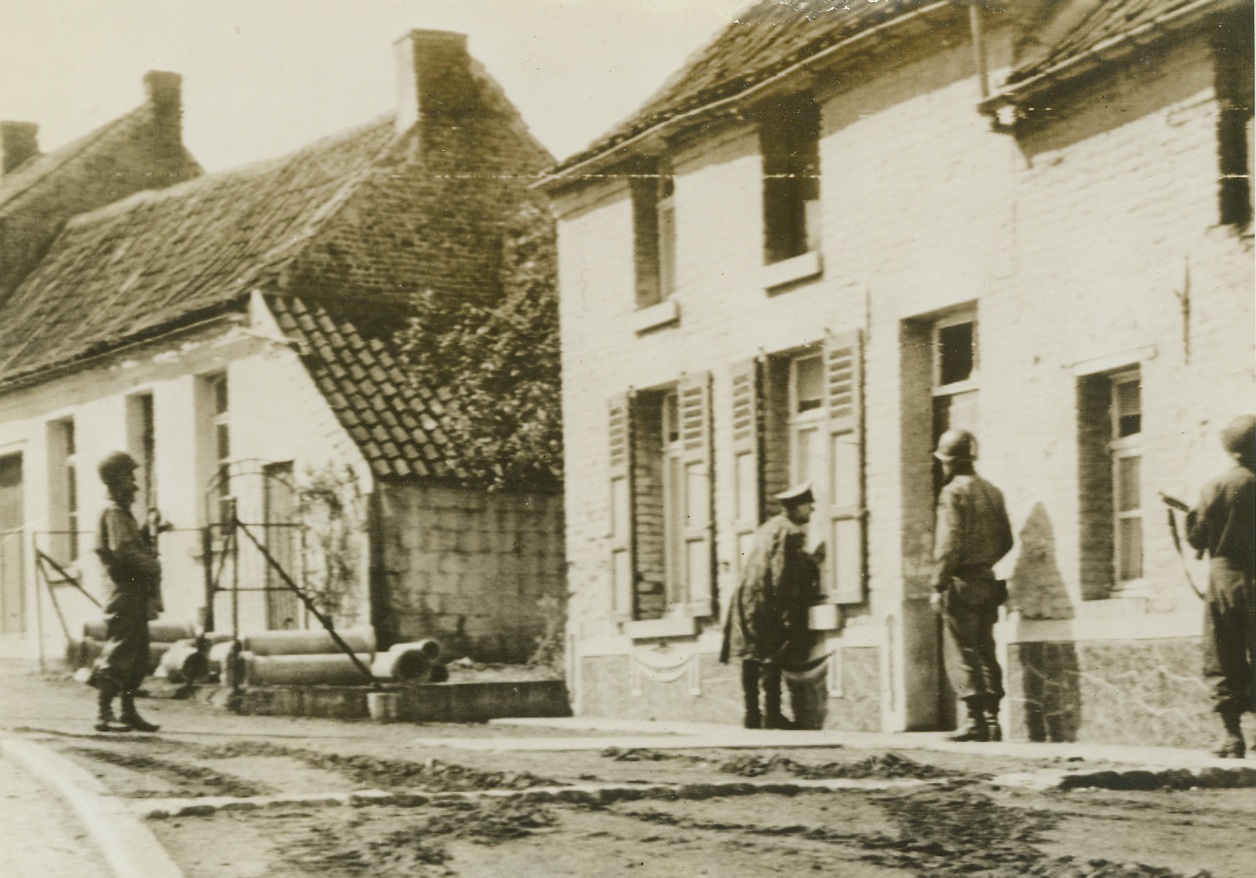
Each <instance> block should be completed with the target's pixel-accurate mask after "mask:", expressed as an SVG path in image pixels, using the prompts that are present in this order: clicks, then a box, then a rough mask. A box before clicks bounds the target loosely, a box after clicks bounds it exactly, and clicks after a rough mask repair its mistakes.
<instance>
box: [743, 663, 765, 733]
mask: <svg viewBox="0 0 1256 878" xmlns="http://www.w3.org/2000/svg"><path fill="white" fill-rule="evenodd" d="M741 695H742V701H743V703H744V704H745V709H746V715H745V718H744V719H743V720H742V725H744V726H745V727H746V728H748V729H757V728H759V726H760V725H762V723H763V714H762V713H760V711H759V667H758V665H756V664H754V663H753V662H750V661H744V662H742V665H741Z"/></svg>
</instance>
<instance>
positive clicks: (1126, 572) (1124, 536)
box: [1117, 517, 1143, 582]
mask: <svg viewBox="0 0 1256 878" xmlns="http://www.w3.org/2000/svg"><path fill="white" fill-rule="evenodd" d="M1117 534H1118V536H1117V539H1118V540H1120V544H1119V546H1118V547H1117V548H1118V552H1117V554H1118V556H1119V557H1120V569H1119V570H1118V571H1117V578H1118V579H1120V580H1121V581H1122V582H1128V581H1129V580H1131V579H1142V578H1143V520H1142V518H1141V517H1134V518H1122V519H1121V520H1120V522H1119V523H1118V530H1117Z"/></svg>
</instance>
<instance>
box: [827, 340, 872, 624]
mask: <svg viewBox="0 0 1256 878" xmlns="http://www.w3.org/2000/svg"><path fill="white" fill-rule="evenodd" d="M824 391H825V404H826V407H827V415H828V431H827V432H828V445H829V447H828V454H827V455H826V457H827V459H828V474H827V475H828V485H827V488H828V490H827V491H826V492H825V493H826V494H827V495H828V501H829V502H828V509H827V510H826V511H825V514H826V516H827V520H828V521H827V523H828V530H827V534H826V542H827V543H828V559H827V561H826V563H825V566H826V568H827V575H828V580H829V581H828V588H827V591H828V593H829V594H830V595H831V596H832V598H833V600H834V601H835V602H836V603H839V604H857V603H862V602H863V601H864V598H865V580H866V575H865V572H866V569H867V565H866V537H865V524H866V521H867V513H866V509H865V506H864V451H863V446H864V442H863V429H864V425H863V348H862V338H861V334H860V332H859V331H858V330H855V331H854V332H848V333H843V334H841V335H837V336H831V337H829V338H828V339H827V340H826V342H825V346H824Z"/></svg>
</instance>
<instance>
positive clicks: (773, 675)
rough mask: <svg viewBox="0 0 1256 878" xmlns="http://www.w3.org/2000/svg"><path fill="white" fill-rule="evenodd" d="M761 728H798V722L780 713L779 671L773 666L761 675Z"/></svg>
mask: <svg viewBox="0 0 1256 878" xmlns="http://www.w3.org/2000/svg"><path fill="white" fill-rule="evenodd" d="M763 728H765V729H796V728H798V723H796V722H794V721H793V720H792V719H788V718H787V717H786V716H785V714H783V713H781V672H780V671H779V670H777V669H775V668H774V669H772V670H771V671H769V672H768V673H765V674H764V675H763Z"/></svg>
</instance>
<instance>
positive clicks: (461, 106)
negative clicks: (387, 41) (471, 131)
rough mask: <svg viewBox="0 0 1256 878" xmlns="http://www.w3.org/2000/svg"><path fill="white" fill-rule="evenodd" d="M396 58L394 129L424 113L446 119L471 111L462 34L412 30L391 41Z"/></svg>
mask: <svg viewBox="0 0 1256 878" xmlns="http://www.w3.org/2000/svg"><path fill="white" fill-rule="evenodd" d="M393 49H394V51H395V54H396V59H397V91H398V98H399V100H398V107H397V131H398V133H404V132H406V131H409V130H410V129H411V128H412V127H413V126H414V124H415V123H416V122H418V121H419V120H420V119H423V118H427V117H440V118H444V119H448V120H450V121H454V120H457V119H458V118H460V117H462V116H465V115H467V114H468V113H471V112H474V111H475V109H476V104H477V102H476V94H477V92H476V85H475V81H474V79H473V78H472V76H471V56H470V55H469V54H468V53H467V37H466V34H460V33H455V32H453V31H443V30H412V31H410V33H408V34H406V35H405V36H404V37H402V38H401V39H399V40H397V41H396V42H395V43H393Z"/></svg>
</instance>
